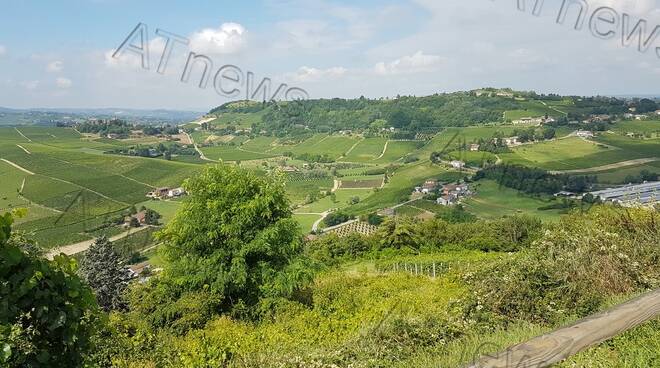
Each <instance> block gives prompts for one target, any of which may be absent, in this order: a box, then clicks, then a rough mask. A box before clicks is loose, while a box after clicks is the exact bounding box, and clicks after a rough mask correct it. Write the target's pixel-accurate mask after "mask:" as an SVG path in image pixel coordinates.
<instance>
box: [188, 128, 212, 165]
mask: <svg viewBox="0 0 660 368" xmlns="http://www.w3.org/2000/svg"><path fill="white" fill-rule="evenodd" d="M185 135H187V136H188V139H189V140H190V141H191V142H192V144H193V147H195V151H197V153H199V158H201V159H202V160H204V161H213V162H216V161H215V160H211V159H210V158H208V157H206V156H204V152H202V150H201V149H199V147H197V143H196V142H195V140H193V139H192V137H191V136H190V134H188V133H185Z"/></svg>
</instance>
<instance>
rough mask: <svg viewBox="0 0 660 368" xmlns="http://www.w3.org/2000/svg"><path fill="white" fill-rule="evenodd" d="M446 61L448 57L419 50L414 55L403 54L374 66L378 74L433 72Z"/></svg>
mask: <svg viewBox="0 0 660 368" xmlns="http://www.w3.org/2000/svg"><path fill="white" fill-rule="evenodd" d="M445 61H446V58H444V57H442V56H438V55H426V54H424V53H423V52H422V51H417V52H416V53H414V54H413V55H410V56H403V57H402V58H400V59H396V60H394V61H391V62H389V63H386V62H384V61H381V62H379V63H377V64H376V65H375V66H374V71H375V72H376V74H381V75H393V74H414V73H423V72H431V71H435V70H437V69H438V67H439V66H440V65H442V64H443V63H444V62H445Z"/></svg>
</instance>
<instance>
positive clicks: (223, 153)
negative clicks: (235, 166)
mask: <svg viewBox="0 0 660 368" xmlns="http://www.w3.org/2000/svg"><path fill="white" fill-rule="evenodd" d="M200 149H201V150H202V152H204V155H205V156H206V157H208V158H210V159H211V160H222V161H250V160H261V159H266V158H270V157H274V156H275V155H269V154H265V153H258V152H248V151H243V150H241V149H240V148H239V147H236V146H213V147H201V148H200Z"/></svg>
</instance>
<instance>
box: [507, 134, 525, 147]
mask: <svg viewBox="0 0 660 368" xmlns="http://www.w3.org/2000/svg"><path fill="white" fill-rule="evenodd" d="M504 144H506V145H507V146H509V147H511V146H518V145H520V144H521V143H520V141H519V140H518V137H517V136H515V137H510V138H504Z"/></svg>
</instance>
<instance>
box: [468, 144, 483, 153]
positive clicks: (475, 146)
mask: <svg viewBox="0 0 660 368" xmlns="http://www.w3.org/2000/svg"><path fill="white" fill-rule="evenodd" d="M480 147H481V146H480V145H478V144H476V143H472V144H471V145H470V151H472V152H476V151H479V148H480Z"/></svg>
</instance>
